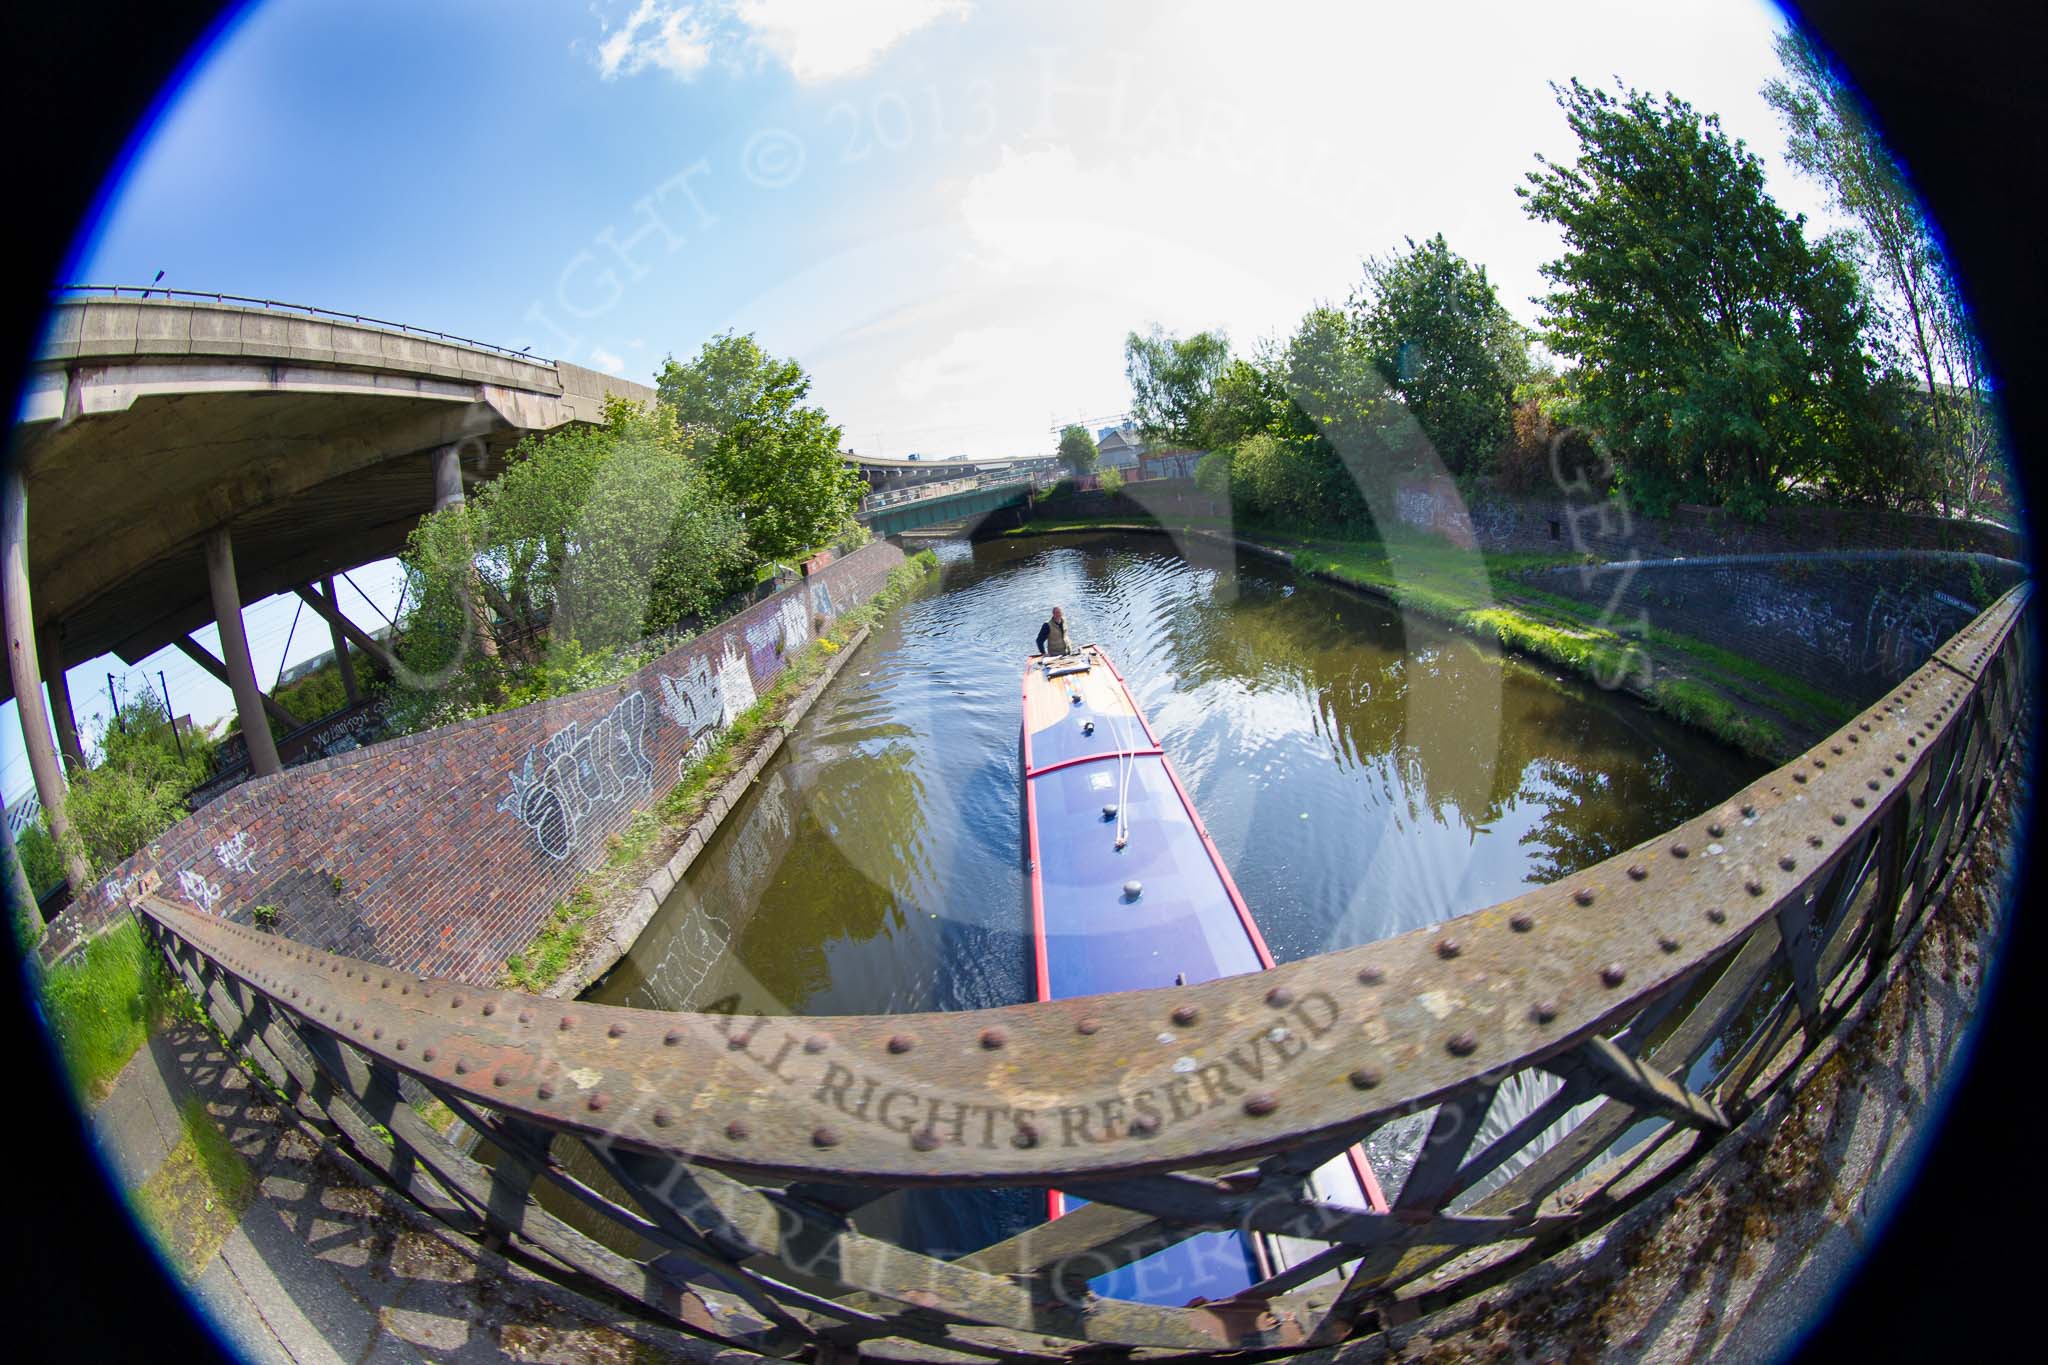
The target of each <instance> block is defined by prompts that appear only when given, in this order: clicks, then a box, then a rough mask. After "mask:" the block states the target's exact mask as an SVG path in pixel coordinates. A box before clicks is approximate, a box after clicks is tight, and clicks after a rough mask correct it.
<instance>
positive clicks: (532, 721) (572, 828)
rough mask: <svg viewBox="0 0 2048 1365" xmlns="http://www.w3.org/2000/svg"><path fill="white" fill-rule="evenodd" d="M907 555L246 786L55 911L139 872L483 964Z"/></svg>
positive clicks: (215, 903)
mask: <svg viewBox="0 0 2048 1365" xmlns="http://www.w3.org/2000/svg"><path fill="white" fill-rule="evenodd" d="M903 562H904V554H903V552H902V551H901V550H900V549H898V548H897V547H895V546H894V545H891V544H888V543H887V542H882V541H877V542H875V543H874V544H871V545H867V546H865V547H863V548H861V549H859V550H857V551H855V552H854V553H852V554H850V555H847V556H846V557H844V558H842V559H839V560H837V561H835V562H833V563H831V564H829V565H826V566H825V567H824V568H823V569H821V570H820V571H818V572H817V573H815V574H813V575H811V576H810V577H809V578H808V579H806V580H803V581H801V582H798V583H795V584H793V585H791V586H790V587H788V588H785V589H783V590H781V591H779V592H777V593H776V594H774V595H773V596H771V597H768V598H765V599H763V600H762V601H760V602H758V603H756V604H754V605H753V606H751V607H749V608H748V609H747V610H745V611H743V612H741V613H740V614H739V615H737V616H735V617H733V618H732V619H730V620H728V621H725V622H722V623H721V624H719V625H718V626H716V627H714V628H713V629H710V630H707V631H705V632H704V634H703V635H701V636H699V637H698V638H696V639H694V640H692V641H690V642H689V643H688V644H685V645H683V646H682V647H680V648H678V649H676V650H675V651H673V652H671V653H669V654H667V655H664V656H663V657H662V658H660V659H658V660H656V661H654V662H653V663H651V664H648V665H646V666H645V667H643V668H642V669H640V670H639V671H638V672H637V673H634V674H632V675H631V676H629V677H627V678H625V679H622V680H621V681H619V682H617V683H614V684H612V685H610V686H608V687H602V688H595V689H592V690H590V691H587V692H578V693H575V694H573V695H570V696H566V697H558V698H555V699H552V700H550V701H545V702H537V703H535V704H533V705H531V706H523V707H520V708H518V709H516V710H512V711H504V712H500V713H498V714H496V715H491V716H484V717H480V718H478V719H476V720H470V721H463V722H459V723H457V724H454V725H448V726H443V727H441V728H439V729H435V730H429V731H425V732H423V733H420V734H416V735H408V736H406V737H404V738H401V739H395V740H391V741H388V742H386V743H383V744H376V745H372V746H371V747H369V748H366V749H360V750H357V751H355V752H352V753H345V754H340V755H337V756H335V757H333V758H327V759H322V760H319V761H318V762H314V763H309V764H306V765H304V766H302V767H297V768H291V769H288V770H286V771H285V772H282V773H279V774H276V775H275V776H272V777H267V778H261V779H258V780H256V781H252V782H247V783H244V784H243V785H241V786H239V787H237V788H235V789H234V790H233V791H231V792H229V793H227V794H226V795H224V796H222V797H220V798H219V799H218V800H215V801H213V802H211V803H210V804H208V805H207V806H205V807H204V808H202V809H201V810H200V811H199V812H198V813H197V814H195V815H193V816H192V817H191V818H189V819H187V820H183V821H181V822H179V823H178V824H176V825H174V826H172V827H171V828H170V829H169V830H167V831H165V832H164V834H163V835H162V836H161V837H159V838H158V839H157V840H156V841H155V842H154V843H152V844H151V845H150V846H149V847H148V848H146V849H144V850H143V851H142V852H140V853H138V854H136V855H135V856H134V857H133V858H130V859H129V860H128V861H127V862H125V863H124V864H122V865H121V867H120V868H118V869H117V870H116V871H115V873H114V874H113V875H112V876H110V877H108V878H107V879H106V880H105V881H103V882H102V883H100V885H99V886H97V887H95V888H94V889H93V890H92V891H91V892H89V893H88V894H87V895H86V896H84V897H82V898H81V899H80V901H79V902H78V903H76V904H75V905H74V906H73V908H72V910H71V911H69V912H68V913H69V914H71V915H76V916H80V917H81V921H82V922H81V925H80V926H79V927H81V928H82V927H89V922H90V921H91V920H93V919H101V920H103V919H104V918H105V917H106V916H107V915H108V914H110V913H112V912H113V911H115V910H116V909H117V908H118V907H119V906H120V904H121V902H122V896H123V893H124V891H125V890H126V889H127V888H128V887H130V886H132V885H134V884H135V882H136V881H137V880H138V879H139V878H141V877H142V876H143V875H144V874H147V873H154V874H155V875H156V876H157V877H158V878H159V879H160V890H161V892H162V894H164V895H166V896H168V897H171V898H173V899H179V900H184V901H187V902H189V903H191V904H194V905H197V906H199V907H201V908H202V909H206V910H209V911H212V912H214V913H216V914H221V915H226V916H229V917H231V918H233V919H237V920H241V921H244V922H246V921H247V920H248V919H249V918H250V912H251V910H252V908H253V907H254V906H256V905H259V904H266V903H268V904H275V905H277V906H278V907H280V909H281V911H282V915H281V918H280V923H279V926H278V927H279V931H280V932H281V933H285V934H288V935H290V936H291V937H292V938H294V939H297V940H298V941H300V942H302V943H306V944H309V945H315V946H319V947H322V948H327V949H330V950H332V951H335V952H341V953H346V954H349V955H351V956H355V957H361V958H367V959H369V960H372V961H377V962H386V963H390V964H391V965H393V966H399V967H404V968H406V969H408V970H414V971H419V972H423V973H428V974H432V975H440V976H452V977H458V978H461V979H464V980H470V981H476V982H479V983H485V982H490V981H493V980H495V979H496V977H497V975H498V973H499V972H500V971H501V970H502V968H503V965H504V961H505V958H506V957H507V956H508V955H509V954H511V953H514V952H517V951H519V950H520V949H521V948H523V947H524V946H525V945H526V944H527V943H528V942H530V941H531V940H532V938H533V936H534V934H535V932H536V931H537V930H538V929H539V928H540V926H541V925H542V923H543V922H544V921H545V919H546V917H547V915H548V914H549V912H550V911H551V910H552V908H553V907H554V905H555V903H556V902H557V901H558V900H560V899H561V898H563V897H564V896H566V895H568V894H569V892H570V891H571V890H572V889H573V888H574V886H575V885H576V882H577V881H578V879H579V878H580V877H581V876H582V874H583V873H584V872H586V871H588V870H589V869H590V868H591V867H594V866H595V865H597V864H598V863H599V862H600V861H602V860H603V858H604V856H605V851H606V850H605V842H606V839H607V838H608V837H609V836H610V835H612V834H614V833H616V832H617V831H619V830H620V829H622V828H624V826H625V825H626V823H627V822H628V821H629V820H630V819H631V818H632V816H633V815H634V813H635V812H637V811H639V810H642V809H644V808H646V807H647V806H648V805H650V804H651V803H652V802H653V801H654V800H656V799H657V798H659V797H660V796H662V795H663V794H665V793H666V792H667V791H668V790H669V789H670V788H672V787H673V786H675V784H676V782H677V780H678V779H679V777H680V775H681V771H682V768H683V766H684V764H685V763H686V761H687V760H688V758H689V757H690V756H691V755H692V754H693V752H694V751H695V750H697V749H698V748H700V747H701V746H704V745H707V744H709V742H710V741H711V739H712V737H713V736H714V735H715V734H716V732H717V731H718V730H720V729H723V728H724V726H725V725H726V724H728V723H730V721H731V719H732V717H733V716H734V715H736V714H737V713H738V712H740V711H742V710H744V709H746V707H747V706H748V705H750V704H751V703H752V702H753V700H754V697H755V694H756V693H757V692H760V691H763V690H765V689H766V688H767V687H768V686H769V685H770V684H772V683H773V682H774V680H775V678H776V677H777V676H778V675H779V674H780V673H781V672H782V670H783V668H784V667H785V666H786V663H787V660H788V658H789V657H791V656H792V655H793V654H795V653H796V652H798V651H800V650H801V649H802V648H803V647H804V646H806V645H807V644H809V643H810V641H811V639H812V638H813V636H814V635H815V634H816V633H817V630H818V628H819V627H820V626H821V625H822V624H824V623H825V622H826V621H829V620H830V619H832V618H834V617H837V616H839V615H840V614H841V613H843V612H845V611H847V610H849V609H851V608H853V607H854V606H857V605H858V604H859V603H861V602H863V601H866V600H867V599H868V598H869V597H871V596H873V595H874V593H875V592H876V590H877V589H879V588H880V587H881V586H882V585H883V584H884V583H886V582H887V581H888V577H889V574H890V572H891V570H893V569H894V568H896V566H897V565H899V564H902V563H903ZM53 927H54V926H53ZM70 937H71V936H70V935H65V934H53V935H51V936H50V940H51V942H53V943H55V942H58V941H62V940H66V939H69V938H70Z"/></svg>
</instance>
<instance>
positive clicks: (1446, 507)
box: [1394, 479, 1473, 548]
mask: <svg viewBox="0 0 2048 1365" xmlns="http://www.w3.org/2000/svg"><path fill="white" fill-rule="evenodd" d="M1394 515H1395V516H1396V517H1398V518H1400V519H1401V520H1402V521H1404V522H1407V523H1408V524H1409V525H1410V526H1415V527H1420V528H1421V529H1422V530H1425V531H1434V532H1435V533H1436V534H1438V535H1440V536H1444V537H1447V538H1448V539H1449V540H1450V541H1451V542H1452V543H1453V544H1457V545H1462V546H1465V547H1467V548H1470V547H1471V546H1472V544H1473V539H1472V518H1471V517H1470V516H1469V515H1468V514H1467V513H1466V511H1465V500H1464V498H1462V497H1460V496H1459V494H1458V488H1457V485H1456V484H1453V483H1452V482H1451V481H1450V480H1448V479H1435V480H1431V481H1430V482H1427V483H1404V484H1402V485H1401V486H1400V487H1398V488H1396V489H1395V490H1394Z"/></svg>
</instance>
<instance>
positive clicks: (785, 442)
mask: <svg viewBox="0 0 2048 1365" xmlns="http://www.w3.org/2000/svg"><path fill="white" fill-rule="evenodd" d="M655 387H656V389H657V391H658V392H659V394H660V396H661V402H662V403H663V404H664V405H666V406H667V407H668V408H669V409H670V410H671V411H673V412H674V414H675V420H676V422H677V424H678V425H679V426H680V427H681V428H682V430H683V431H684V432H685V433H687V434H689V435H690V436H691V437H693V438H696V439H698V440H699V441H701V446H700V449H701V451H702V462H703V467H704V471H705V473H706V474H707V475H709V476H710V479H711V482H712V484H713V486H714V487H716V488H717V489H718V490H719V491H720V493H722V494H723V496H724V498H725V500H726V501H727V502H729V503H730V504H731V505H732V506H733V507H735V508H737V509H738V510H739V512H740V514H741V516H742V517H743V518H744V519H745V521H746V537H747V545H748V548H749V549H751V550H752V551H753V553H754V554H755V555H756V556H757V557H758V558H760V559H762V560H783V559H787V558H789V557H791V556H794V555H797V554H800V553H802V552H804V551H806V550H810V549H812V548H814V547H816V546H820V545H823V544H825V543H826V542H827V541H829V540H830V539H831V538H832V537H833V535H834V534H835V533H837V532H838V530H839V528H840V527H841V526H842V525H844V523H845V521H846V519H847V518H848V517H849V516H851V515H852V514H853V513H854V511H855V509H857V508H858V507H859V506H860V499H861V496H862V494H864V493H865V492H866V491H867V489H866V485H865V484H864V483H863V482H862V481H861V478H860V475H859V473H858V472H857V471H856V470H855V469H854V467H853V466H852V465H850V464H848V463H847V462H846V461H845V460H843V459H841V458H840V454H839V442H840V435H841V432H840V428H838V427H837V426H834V425H833V424H832V422H831V420H830V419H829V418H828V417H827V416H826V415H825V411H824V409H822V408H818V407H812V406H809V405H806V404H805V403H804V401H803V400H804V399H805V398H807V397H808V396H809V395H810V391H811V380H810V376H808V375H806V374H805V373H804V371H803V367H802V366H801V365H799V364H797V363H796V361H794V360H789V359H783V358H780V357H777V356H772V355H769V354H768V353H767V352H765V351H763V350H762V349H761V347H760V345H759V344H758V343H757V342H756V341H755V340H754V337H753V335H752V334H751V333H748V334H746V335H744V336H735V335H733V334H732V333H731V332H726V333H723V334H722V335H719V336H715V337H713V338H712V339H711V340H709V341H707V342H705V343H704V346H703V349H702V350H700V351H699V352H698V353H697V358H696V359H695V360H693V361H691V362H690V363H689V364H687V365H685V364H682V363H680V362H678V361H677V360H676V359H675V358H674V357H673V356H671V357H669V359H668V360H667V361H666V363H664V364H663V366H662V368H661V374H660V375H659V376H658V377H657V379H656V382H655Z"/></svg>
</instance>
